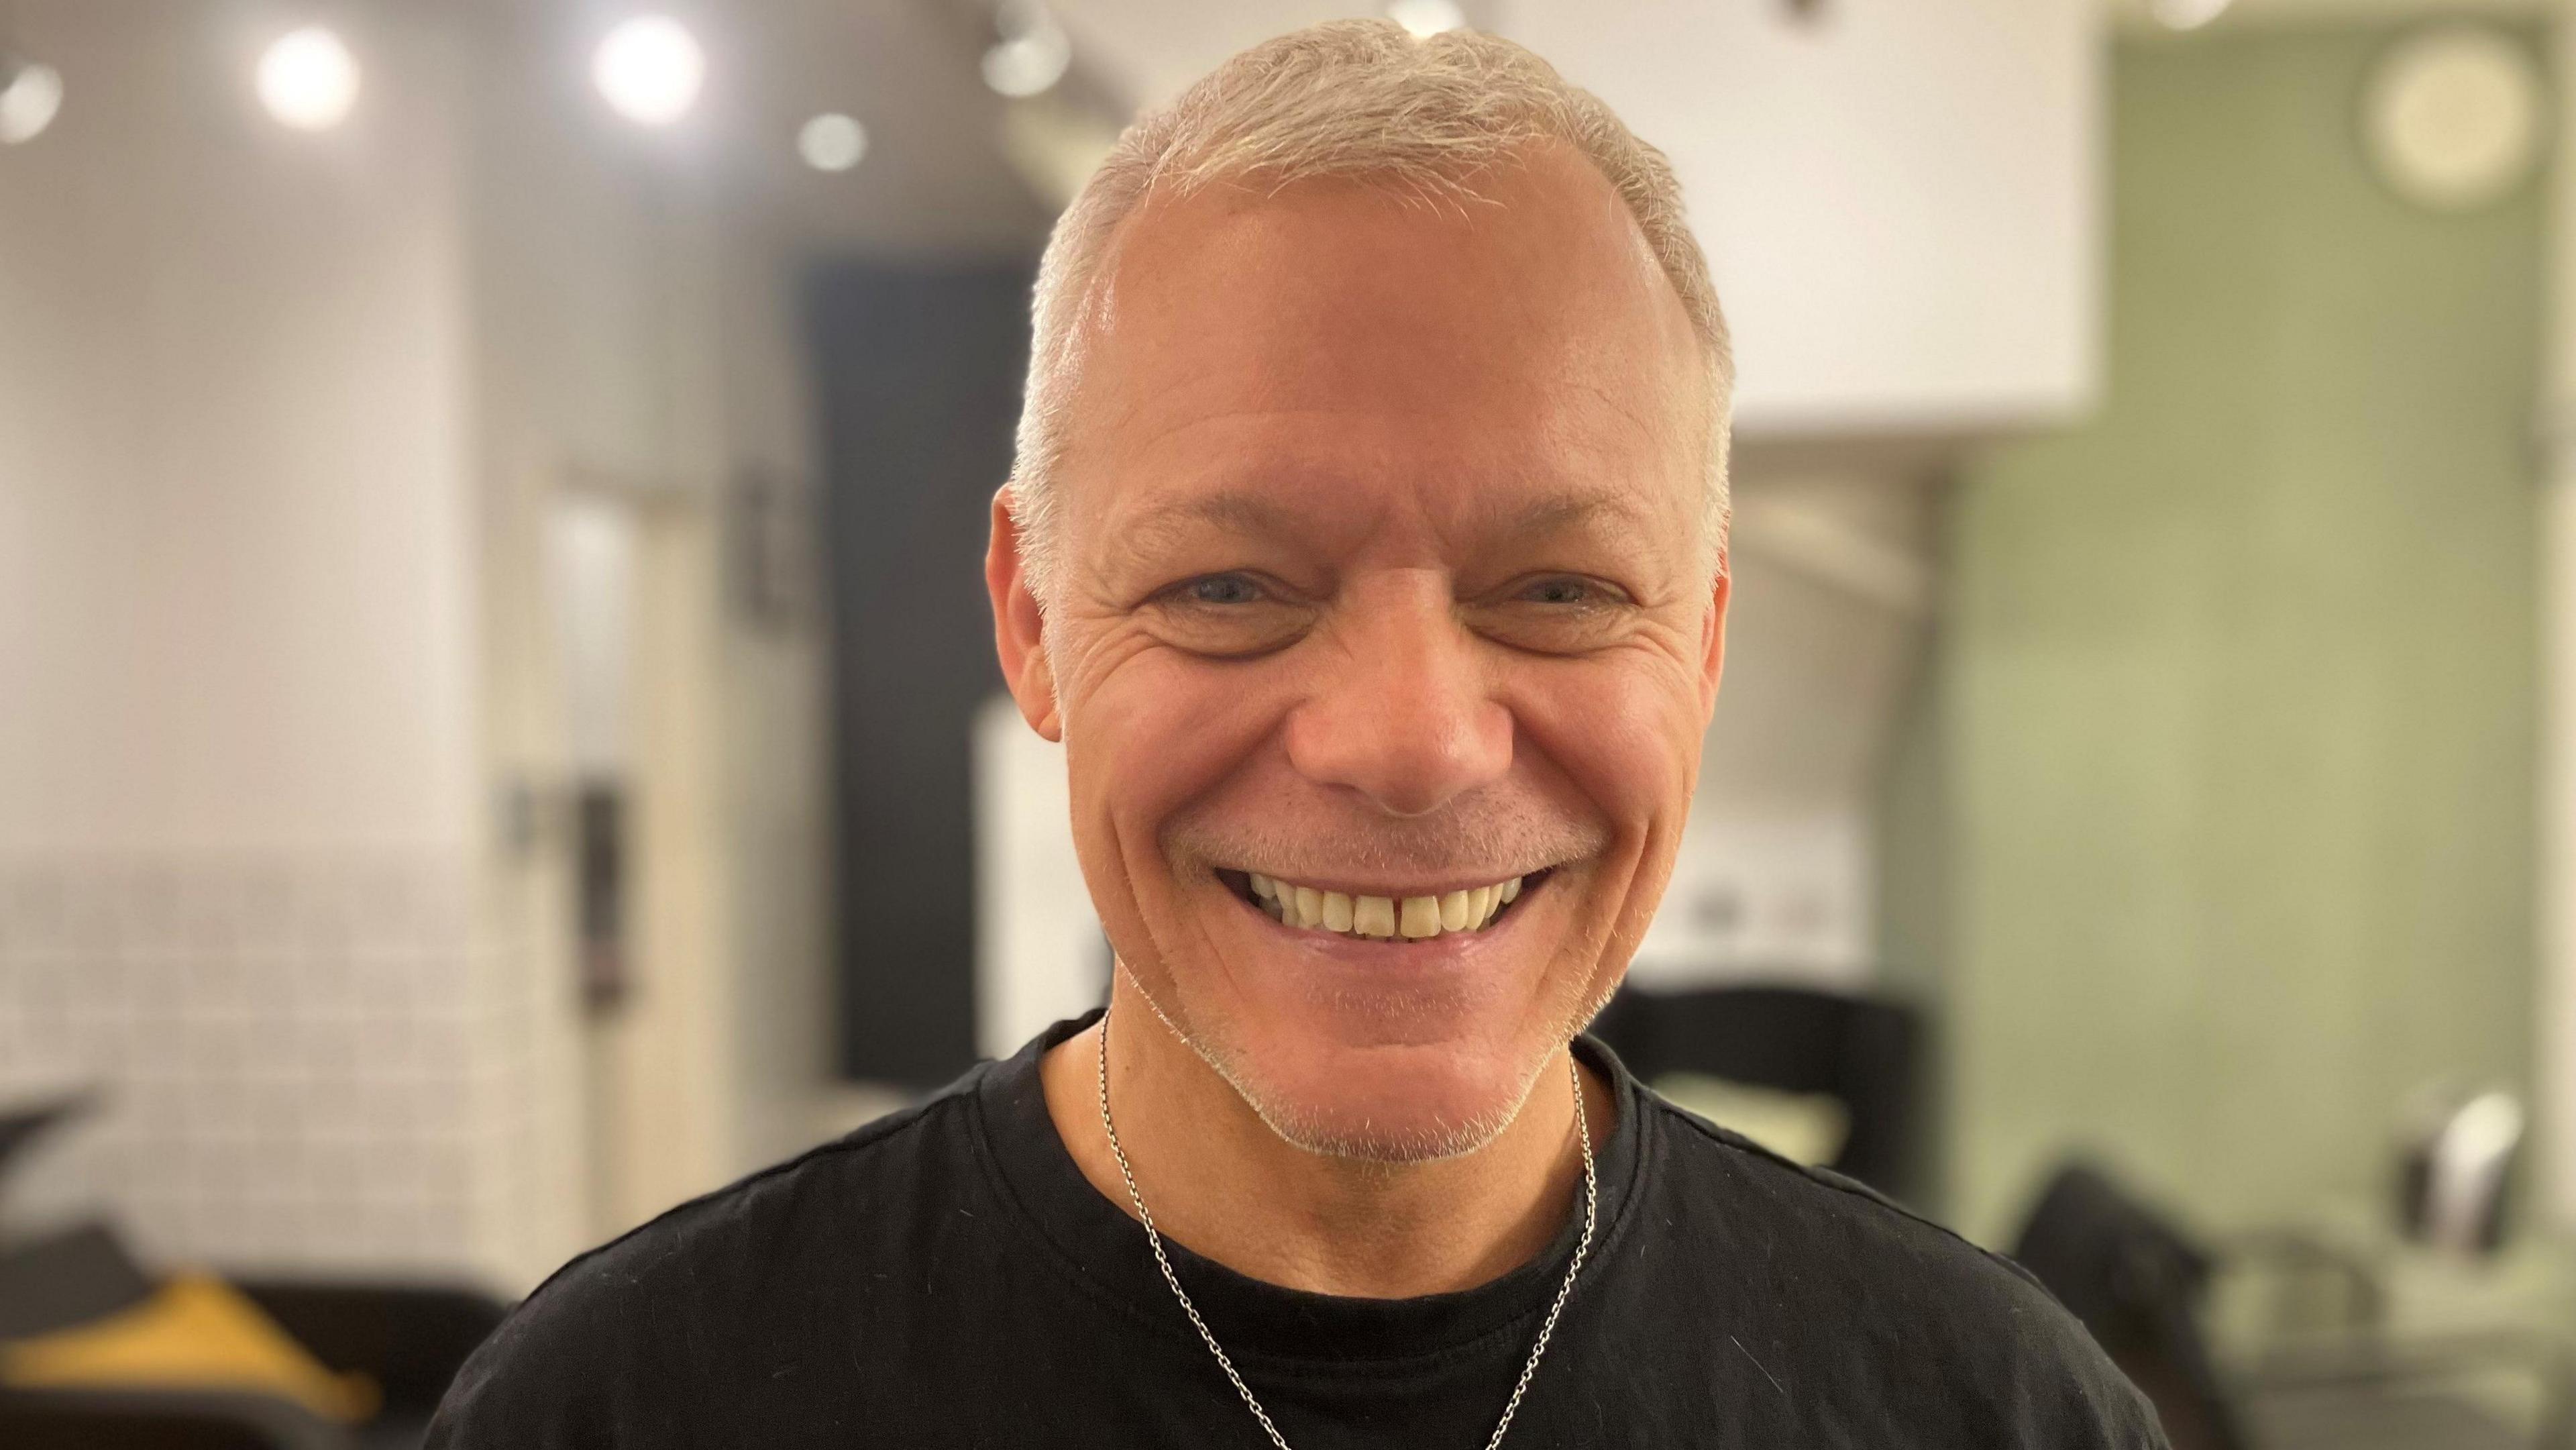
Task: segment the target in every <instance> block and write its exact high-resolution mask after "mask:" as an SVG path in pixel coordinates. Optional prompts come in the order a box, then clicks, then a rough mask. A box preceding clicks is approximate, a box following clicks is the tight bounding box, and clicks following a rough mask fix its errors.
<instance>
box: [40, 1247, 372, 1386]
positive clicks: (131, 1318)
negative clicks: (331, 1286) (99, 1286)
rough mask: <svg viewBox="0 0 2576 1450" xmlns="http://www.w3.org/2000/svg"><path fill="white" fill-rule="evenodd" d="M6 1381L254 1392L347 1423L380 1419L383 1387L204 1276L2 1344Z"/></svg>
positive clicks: (185, 1277) (179, 1278)
mask: <svg viewBox="0 0 2576 1450" xmlns="http://www.w3.org/2000/svg"><path fill="white" fill-rule="evenodd" d="M0 1384H8V1385H13V1386H17V1387H19V1388H23V1389H110V1388H113V1389H214V1390H247V1391H253V1392H258V1393H265V1394H272V1395H277V1396H280V1397H281V1398H284V1399H289V1400H293V1401H295V1402H296V1403H297V1404H300V1405H303V1406H304V1407H305V1408H306V1409H309V1410H311V1411H313V1412H314V1413H315V1414H317V1415H320V1416H322V1417H323V1418H325V1419H331V1420H339V1421H342V1422H344V1423H355V1422H357V1421H361V1420H364V1419H366V1418H368V1417H369V1416H371V1415H373V1414H374V1413H375V1412H376V1406H377V1403H378V1400H379V1393H378V1390H377V1388H376V1384H375V1381H373V1380H371V1379H369V1378H368V1377H367V1376H365V1375H360V1374H345V1375H344V1374H333V1373H332V1372H331V1371H330V1370H328V1369H326V1368H324V1367H323V1366H322V1364H321V1362H320V1361H318V1360H316V1359H314V1357H313V1356H312V1355H311V1354H310V1353H308V1352H307V1351H306V1350H305V1348H304V1346H302V1345H300V1344H298V1343H296V1342H295V1341H294V1340H293V1339H291V1338H289V1337H288V1336H287V1333H286V1331H285V1330H283V1329H280V1328H278V1326H277V1321H275V1320H273V1319H271V1318H269V1317H268V1315H267V1314H266V1313H265V1312H264V1311H262V1310H261V1309H260V1307H259V1306H258V1305H257V1304H254V1303H252V1302H251V1301H250V1300H249V1299H248V1298H245V1297H244V1296H243V1295H242V1293H241V1292H240V1291H239V1290H237V1289H234V1288H233V1287H232V1286H231V1285H228V1284H226V1283H224V1282H223V1281H222V1280H220V1279H215V1278H211V1277H209V1276H207V1275H204V1274H180V1275H176V1276H174V1277H172V1278H171V1280H170V1281H169V1282H168V1283H166V1284H164V1285H162V1286H161V1288H160V1289H159V1290H158V1291H157V1292H155V1293H154V1294H153V1296H152V1297H151V1298H149V1299H146V1300H144V1301H143V1302H142V1303H140V1304H137V1305H135V1306H134V1307H133V1308H131V1309H124V1310H119V1311H118V1312H117V1313H114V1314H111V1315H109V1316H107V1317H106V1318H104V1319H99V1320H93V1321H92V1322H90V1323H87V1324H81V1325H76V1326H74V1327H72V1328H70V1329H58V1330H55V1331H54V1332H53V1333H50V1334H42V1335H38V1336H36V1337H34V1338H32V1339H12V1340H5V1341H0Z"/></svg>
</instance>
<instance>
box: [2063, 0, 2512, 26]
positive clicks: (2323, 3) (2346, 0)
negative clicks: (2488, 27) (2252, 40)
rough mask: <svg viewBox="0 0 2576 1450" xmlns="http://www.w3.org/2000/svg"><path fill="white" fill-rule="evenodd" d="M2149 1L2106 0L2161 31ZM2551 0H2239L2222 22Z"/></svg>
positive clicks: (2384, 14) (2435, 12)
mask: <svg viewBox="0 0 2576 1450" xmlns="http://www.w3.org/2000/svg"><path fill="white" fill-rule="evenodd" d="M2148 4H2149V0H2103V8H2105V9H2106V10H2108V11H2110V12H2111V16H2112V18H2113V19H2114V20H2115V21H2117V22H2118V23H2119V24H2120V25H2121V26H2122V27H2124V28H2126V27H2131V26H2138V27H2146V28H2152V29H2162V28H2163V27H2161V26H2158V25H2156V23H2155V21H2154V20H2153V19H2152V18H2151V17H2150V14H2149V11H2148ZM2556 8H2557V7H2556V5H2555V4H2554V3H2552V0H2236V3H2235V4H2233V5H2231V6H2229V7H2228V9H2227V12H2226V14H2224V15H2222V16H2221V17H2220V18H2219V19H2218V20H2217V21H2216V22H2214V23H2213V28H2215V27H2217V26H2235V25H2266V24H2285V25H2286V24H2299V23H2302V22H2314V21H2320V20H2402V19H2408V18H2426V19H2429V18H2432V17H2435V16H2444V15H2461V16H2476V15H2490V16H2511V17H2530V16H2540V15H2546V14H2548V13H2550V12H2551V11H2553V10H2554V9H2556Z"/></svg>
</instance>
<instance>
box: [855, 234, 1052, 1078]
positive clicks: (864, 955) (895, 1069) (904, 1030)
mask: <svg viewBox="0 0 2576 1450" xmlns="http://www.w3.org/2000/svg"><path fill="white" fill-rule="evenodd" d="M1033 277H1034V268H1033V266H1031V265H1030V264H1027V263H1009V264H996V265H986V266H977V267H968V268H957V267H941V268H907V267H902V266H887V265H879V264H858V263H848V264H835V265H832V266H828V267H824V268H821V269H818V270H817V271H816V272H815V273H814V275H813V276H812V277H811V279H810V280H809V284H808V289H807V296H806V302H807V306H806V316H807V323H808V326H809V328H810V335H811V345H812V348H813V353H814V359H815V375H816V378H817V381H818V386H819V388H820V398H819V401H820V404H821V411H822V415H823V428H824V440H823V446H824V465H823V467H824V482H825V487H824V494H825V504H824V509H825V518H826V528H827V531H828V543H829V547H830V550H831V563H830V569H829V573H830V576H831V581H832V583H831V597H832V604H833V624H832V629H833V639H834V650H835V658H834V666H835V670H836V676H837V678H836V683H835V688H834V703H833V714H834V717H835V718H834V725H835V745H834V753H835V756H836V766H837V770H838V783H837V791H838V796H839V799H838V802H837V809H836V812H835V814H836V817H837V825H838V835H839V847H840V851H839V863H838V866H837V873H838V883H839V887H840V923H841V924H840V933H841V939H840V946H839V963H840V1007H839V1010H840V1018H841V1022H840V1065H841V1071H842V1072H843V1073H844V1074H845V1075H847V1076H850V1077H856V1078H867V1079H872V1080H875V1081H880V1082H896V1083H905V1084H910V1085H915V1086H932V1085H936V1084H938V1083H942V1082H945V1081H947V1080H948V1079H949V1078H951V1077H954V1076H955V1075H956V1074H957V1073H958V1072H960V1071H962V1070H964V1069H965V1068H966V1067H967V1066H968V1065H970V1064H971V1063H972V1062H973V1061H974V1059H975V985H974V984H975V843H974V838H973V820H974V811H973V796H972V780H971V778H970V772H971V762H972V753H971V751H972V740H971V733H970V732H971V728H972V724H973V718H974V713H975V709H976V706H977V704H978V703H979V702H981V701H982V700H983V699H985V698H986V697H987V696H988V695H990V694H991V693H992V692H993V691H995V690H997V689H999V688H1000V687H1001V677H1000V671H999V670H998V669H997V668H996V666H995V664H994V661H993V636H992V616H991V612H990V610H989V609H988V607H987V606H986V603H985V599H984V590H983V569H982V559H983V555H984V544H985V537H986V532H987V526H986V518H987V510H988V509H989V508H990V506H991V501H992V497H993V490H994V489H996V488H998V487H1000V485H1001V483H1002V481H1003V479H1004V478H1005V477H1007V476H1008V474H1009V472H1010V466H1011V432H1012V429H1013V427H1014V426H1015V425H1016V424H1017V422H1018V420H1019V413H1020V387H1021V381H1022V375H1023V372H1024V371H1025V369H1026V367H1027V362H1028V345H1029V343H1028V328H1029V323H1028V299H1029V287H1030V283H1031V281H1032V279H1033Z"/></svg>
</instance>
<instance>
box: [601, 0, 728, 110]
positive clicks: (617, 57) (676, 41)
mask: <svg viewBox="0 0 2576 1450" xmlns="http://www.w3.org/2000/svg"><path fill="white" fill-rule="evenodd" d="M590 78H591V80H592V81H593V82H594V83H596V84H597V85H598V87H599V93H600V94H601V95H602V96H605V97H607V99H608V104H609V105H611V106H613V107H615V108H616V111H617V114H619V115H621V116H624V117H625V118H626V119H627V120H630V121H633V122H634V123H636V124H637V125H639V126H667V125H669V124H671V123H672V122H673V121H676V120H678V119H680V118H681V117H682V116H684V115H687V114H688V111H689V107H691V106H692V105H695V104H696V103H697V99H698V88H699V86H701V85H703V84H704V83H705V81H706V78H707V55H706V52H705V51H703V50H700V49H699V48H698V38H697V37H696V36H694V35H691V34H690V33H689V30H688V27H687V26H684V25H682V24H681V23H680V22H678V21H676V20H673V19H672V18H671V17H669V16H667V15H639V16H637V17H635V18H634V19H632V20H628V21H625V22H622V23H621V24H619V25H618V27H617V28H616V29H614V30H612V31H610V32H608V36H607V38H606V39H604V40H602V41H600V42H599V52H598V53H597V54H596V55H594V56H592V57H591V62H590Z"/></svg>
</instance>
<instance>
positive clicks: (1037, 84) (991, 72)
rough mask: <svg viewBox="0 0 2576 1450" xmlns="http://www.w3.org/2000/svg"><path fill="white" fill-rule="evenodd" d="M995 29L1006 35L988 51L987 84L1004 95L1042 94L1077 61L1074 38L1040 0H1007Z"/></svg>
mask: <svg viewBox="0 0 2576 1450" xmlns="http://www.w3.org/2000/svg"><path fill="white" fill-rule="evenodd" d="M993 28H994V29H995V30H997V31H999V32H1000V33H1001V37H1002V38H1001V39H1000V40H999V41H998V42H996V43H995V44H994V45H993V47H992V48H991V49H989V50H987V51H985V52H984V84H986V85H988V86H991V87H992V88H993V89H994V90H996V91H999V92H1001V93H1002V94H1003V95H1006V96H1034V95H1038V94H1040V93H1042V92H1044V91H1046V90H1047V89H1049V88H1050V87H1052V86H1053V85H1054V84H1055V83H1056V82H1057V81H1060V80H1062V79H1064V73H1065V71H1066V69H1067V68H1069V67H1070V66H1071V65H1072V64H1073V37H1071V36H1069V35H1066V34H1065V33H1064V27H1063V26H1061V25H1058V24H1056V20H1055V17H1054V16H1053V15H1050V14H1048V13H1047V9H1046V7H1045V6H1043V5H1040V4H1037V3H1036V0H1005V3H1004V4H1003V5H1002V6H1001V8H1000V9H998V10H996V11H994V12H993Z"/></svg>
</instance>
